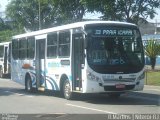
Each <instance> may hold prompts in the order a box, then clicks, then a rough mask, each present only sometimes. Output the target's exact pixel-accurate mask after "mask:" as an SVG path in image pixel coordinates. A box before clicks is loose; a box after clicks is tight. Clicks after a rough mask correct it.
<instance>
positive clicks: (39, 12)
mask: <svg viewBox="0 0 160 120" xmlns="http://www.w3.org/2000/svg"><path fill="white" fill-rule="evenodd" d="M38 8H39V10H38V16H39V30H40V29H41V4H40V0H38Z"/></svg>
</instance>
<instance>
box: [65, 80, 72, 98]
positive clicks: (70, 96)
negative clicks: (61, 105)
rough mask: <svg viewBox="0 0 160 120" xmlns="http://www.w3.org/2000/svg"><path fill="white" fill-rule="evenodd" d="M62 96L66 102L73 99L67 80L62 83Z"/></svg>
mask: <svg viewBox="0 0 160 120" xmlns="http://www.w3.org/2000/svg"><path fill="white" fill-rule="evenodd" d="M63 95H64V98H65V99H67V100H70V99H72V97H73V93H72V91H71V85H70V82H69V80H68V79H66V80H65V81H64V83H63Z"/></svg>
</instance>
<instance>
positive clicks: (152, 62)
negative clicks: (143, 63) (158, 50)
mask: <svg viewBox="0 0 160 120" xmlns="http://www.w3.org/2000/svg"><path fill="white" fill-rule="evenodd" d="M150 60H151V68H152V70H154V68H155V65H156V57H155V58H150Z"/></svg>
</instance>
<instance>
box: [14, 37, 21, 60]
mask: <svg viewBox="0 0 160 120" xmlns="http://www.w3.org/2000/svg"><path fill="white" fill-rule="evenodd" d="M18 43H19V42H18V39H14V40H12V56H13V59H15V60H17V59H18V58H19V47H18Z"/></svg>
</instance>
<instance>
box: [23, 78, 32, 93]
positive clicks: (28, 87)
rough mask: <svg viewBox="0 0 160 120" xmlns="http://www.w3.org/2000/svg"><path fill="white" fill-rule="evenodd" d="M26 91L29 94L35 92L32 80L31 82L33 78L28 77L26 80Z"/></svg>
mask: <svg viewBox="0 0 160 120" xmlns="http://www.w3.org/2000/svg"><path fill="white" fill-rule="evenodd" d="M25 90H26V91H27V92H33V87H32V80H31V77H29V76H27V78H26V84H25Z"/></svg>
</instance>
